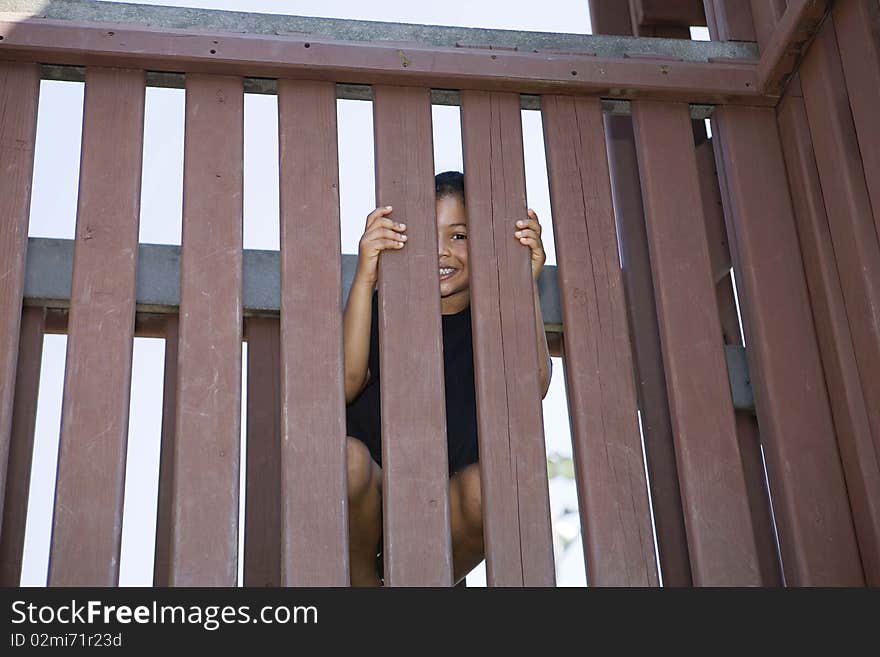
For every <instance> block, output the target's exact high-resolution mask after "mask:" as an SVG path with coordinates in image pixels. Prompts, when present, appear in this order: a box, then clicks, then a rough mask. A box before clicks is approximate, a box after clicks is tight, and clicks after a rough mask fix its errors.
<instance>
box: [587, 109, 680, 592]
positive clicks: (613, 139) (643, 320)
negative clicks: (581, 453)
mask: <svg viewBox="0 0 880 657" xmlns="http://www.w3.org/2000/svg"><path fill="white" fill-rule="evenodd" d="M605 130H606V141H607V146H608V165H609V171H610V174H611V195H612V197H613V200H614V212H615V215H616V220H617V231H618V239H619V241H620V253H621V259H622V261H623V271H622V273H623V284H624V289H625V290H626V299H627V312H628V317H629V327H630V339H631V340H632V349H633V354H634V357H635V363H634V366H635V377H636V389H637V392H638V395H639V408H640V410H641V413H642V435H643V436H644V448H645V459H646V461H647V466H648V475H649V480H650V485H651V504H652V508H653V511H654V527H655V532H656V535H657V551H658V553H659V559H660V570H661V572H662V576H663V585H664V586H691V585H692V584H693V579H692V578H691V566H690V558H689V556H688V548H687V534H686V532H685V523H684V511H683V510H682V504H681V489H680V487H679V483H678V468H677V466H676V464H675V444H674V442H673V437H672V423H671V420H670V418H669V402H668V399H667V394H666V378H665V375H664V372H663V354H662V351H661V348H660V333H659V329H658V326H657V308H656V306H655V303H654V281H653V276H652V274H651V260H650V257H649V255H648V237H647V234H646V232H645V213H644V209H643V208H642V190H641V188H640V185H639V165H638V161H637V158H636V146H635V142H634V136H633V127H632V119H630V118H629V117H623V116H620V117H618V116H606V117H605Z"/></svg>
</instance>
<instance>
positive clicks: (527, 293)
mask: <svg viewBox="0 0 880 657" xmlns="http://www.w3.org/2000/svg"><path fill="white" fill-rule="evenodd" d="M461 103H462V104H461V121H462V142H463V154H464V169H465V175H466V177H467V183H466V184H467V213H468V252H469V254H472V255H471V256H470V259H469V268H470V274H471V283H470V289H471V305H472V308H473V311H472V321H473V332H474V370H475V387H476V393H477V423H478V428H479V440H480V467H481V481H482V486H483V491H482V495H483V505H484V508H483V518H484V523H483V525H484V534H485V544H486V571H487V578H488V581H489V583H490V585H493V586H523V585H524V586H552V585H553V583H554V581H555V575H554V570H553V549H552V538H551V528H550V505H549V498H548V491H547V467H546V453H545V447H544V440H543V439H544V429H543V422H542V410H541V395H540V384H539V382H538V376H537V368H536V364H537V355H536V348H537V337H536V334H535V322H534V302H533V299H532V293H531V271H530V265H529V258H528V250H527V249H525V248H523V247H522V245H521V244H519V243H518V242H517V241H516V240H514V239H513V236H512V233H513V230H514V229H515V222H516V220H517V219H518V218H520V217H525V216H526V198H525V169H524V164H523V151H522V123H521V117H520V107H519V96H518V95H516V94H506V93H485V92H473V91H466V92H464V91H463V92H462V95H461Z"/></svg>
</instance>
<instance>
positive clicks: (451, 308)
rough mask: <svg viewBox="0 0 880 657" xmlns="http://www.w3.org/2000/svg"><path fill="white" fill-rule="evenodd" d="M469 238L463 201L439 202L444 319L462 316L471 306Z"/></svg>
mask: <svg viewBox="0 0 880 657" xmlns="http://www.w3.org/2000/svg"><path fill="white" fill-rule="evenodd" d="M467 235H468V229H467V214H466V213H465V207H464V201H463V200H462V199H461V197H460V196H458V195H454V194H453V195H447V196H442V197H440V198H438V199H437V257H438V265H439V267H438V274H439V278H440V307H441V311H442V313H443V314H444V315H452V314H455V313H458V312H461V311H462V310H464V309H465V308H467V307H468V306H469V305H470V287H469V286H470V280H469V275H468V248H467Z"/></svg>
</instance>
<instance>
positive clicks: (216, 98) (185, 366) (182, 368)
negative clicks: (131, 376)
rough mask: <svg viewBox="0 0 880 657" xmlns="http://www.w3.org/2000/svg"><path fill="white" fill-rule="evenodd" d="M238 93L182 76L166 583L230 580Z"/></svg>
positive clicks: (237, 402) (237, 363)
mask: <svg viewBox="0 0 880 657" xmlns="http://www.w3.org/2000/svg"><path fill="white" fill-rule="evenodd" d="M243 115H244V94H243V90H242V80H241V78H237V77H223V76H211V75H188V76H187V80H186V132H185V137H184V172H183V245H182V255H181V277H180V335H179V344H178V350H179V353H178V370H177V377H178V378H177V425H176V428H175V445H174V449H175V451H174V475H173V476H174V480H173V481H174V483H173V499H174V510H173V520H172V530H171V551H172V554H171V560H172V562H171V580H170V584H171V586H235V584H236V581H237V577H238V504H239V500H238V488H239V462H240V458H239V441H240V438H241V433H240V431H241V338H242V310H241V294H242V292H241V289H242V268H241V262H242V254H241V248H242V177H243V176H242V171H243V164H242V158H243V137H242V135H243Z"/></svg>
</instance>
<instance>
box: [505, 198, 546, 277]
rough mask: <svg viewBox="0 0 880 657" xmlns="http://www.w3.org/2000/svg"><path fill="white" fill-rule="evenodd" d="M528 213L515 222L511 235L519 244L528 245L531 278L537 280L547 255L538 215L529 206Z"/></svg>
mask: <svg viewBox="0 0 880 657" xmlns="http://www.w3.org/2000/svg"><path fill="white" fill-rule="evenodd" d="M528 215H529V218H528V219H520V220H519V221H517V222H516V231H515V232H514V233H513V236H514V238H516V239H517V240H519V243H520V244H524V245H525V246H527V247H529V250H530V251H531V256H532V278H533V279H534V280H536V281H537V280H538V275H539V274H540V273H541V269H542V268H543V267H544V261H545V260H546V259H547V256H546V254H545V253H544V244H543V243H542V242H541V224H540V222H539V221H538V215H537V214H535V211H534V210H532V209H531V208H529V211H528Z"/></svg>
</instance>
